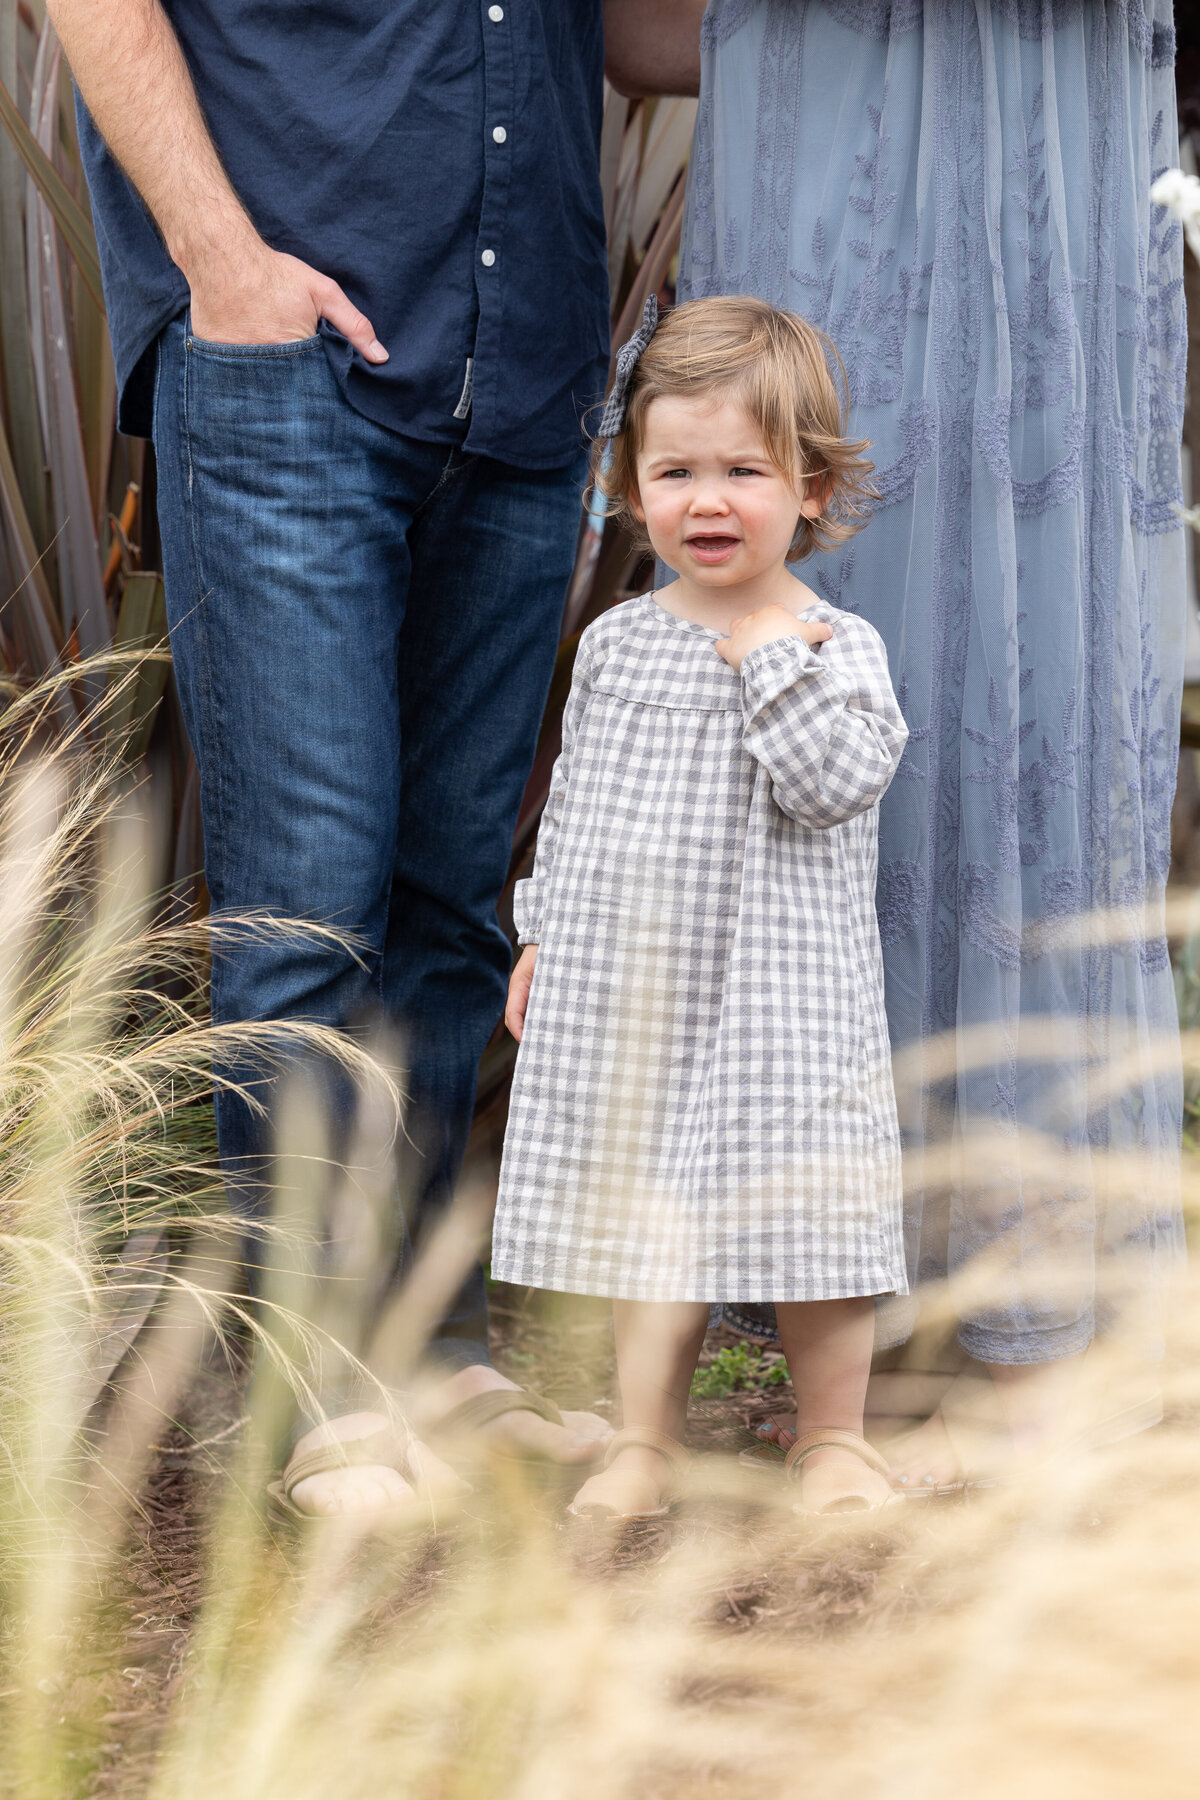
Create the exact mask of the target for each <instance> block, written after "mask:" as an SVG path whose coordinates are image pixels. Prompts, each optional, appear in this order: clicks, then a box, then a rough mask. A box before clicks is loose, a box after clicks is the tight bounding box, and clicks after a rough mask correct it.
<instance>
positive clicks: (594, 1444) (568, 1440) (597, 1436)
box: [423, 1363, 613, 1465]
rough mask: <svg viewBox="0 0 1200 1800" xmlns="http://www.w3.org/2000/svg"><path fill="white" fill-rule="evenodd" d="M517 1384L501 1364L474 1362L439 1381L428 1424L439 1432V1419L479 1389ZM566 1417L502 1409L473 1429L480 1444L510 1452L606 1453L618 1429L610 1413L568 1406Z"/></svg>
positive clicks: (569, 1458) (547, 1455) (585, 1457)
mask: <svg viewBox="0 0 1200 1800" xmlns="http://www.w3.org/2000/svg"><path fill="white" fill-rule="evenodd" d="M516 1386H517V1383H516V1382H515V1381H509V1380H507V1378H506V1377H505V1376H503V1375H501V1374H500V1372H499V1370H498V1369H491V1368H488V1367H486V1366H485V1365H484V1364H482V1363H472V1364H471V1365H470V1366H469V1367H468V1368H465V1369H458V1370H457V1371H456V1372H455V1373H454V1374H453V1375H451V1376H449V1377H447V1379H445V1380H444V1381H439V1382H438V1384H437V1386H436V1388H435V1389H434V1390H433V1391H432V1392H431V1393H430V1395H429V1397H428V1407H427V1414H426V1417H425V1419H424V1420H423V1424H424V1425H425V1428H426V1429H428V1430H429V1431H431V1432H434V1431H436V1430H437V1426H438V1422H439V1420H441V1419H443V1418H445V1417H446V1415H447V1414H448V1413H450V1412H451V1411H452V1409H453V1408H454V1407H456V1406H458V1405H460V1404H461V1403H462V1401H464V1400H473V1399H474V1398H475V1397H476V1395H478V1394H487V1393H491V1392H493V1391H494V1390H495V1389H497V1388H514V1389H515V1388H516ZM562 1419H563V1422H562V1424H561V1425H555V1424H553V1423H552V1422H551V1421H550V1420H549V1419H543V1418H540V1417H539V1415H538V1414H537V1413H532V1412H509V1413H502V1414H501V1416H500V1417H499V1418H498V1419H490V1420H489V1421H488V1423H487V1424H486V1425H480V1426H478V1427H477V1428H476V1429H475V1430H474V1431H473V1432H472V1434H471V1435H472V1438H473V1439H474V1440H475V1441H476V1442H477V1443H478V1444H479V1445H480V1446H481V1447H487V1446H489V1445H494V1446H495V1447H496V1448H497V1449H499V1450H505V1451H507V1452H508V1454H509V1455H510V1456H532V1457H542V1458H544V1459H545V1460H546V1461H548V1462H556V1463H563V1464H564V1465H569V1464H575V1463H590V1462H595V1461H596V1460H597V1459H598V1458H599V1457H601V1456H603V1454H604V1451H605V1448H606V1446H607V1444H608V1442H609V1439H610V1438H611V1437H612V1434H613V1433H612V1426H611V1425H610V1424H609V1423H608V1421H607V1419H602V1418H600V1417H599V1415H598V1414H597V1413H588V1412H565V1413H564V1414H563V1416H562Z"/></svg>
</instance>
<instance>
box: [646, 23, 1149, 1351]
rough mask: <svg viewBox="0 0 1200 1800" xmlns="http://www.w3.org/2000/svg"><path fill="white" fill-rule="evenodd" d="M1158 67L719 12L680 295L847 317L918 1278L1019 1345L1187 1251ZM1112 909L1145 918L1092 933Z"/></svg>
mask: <svg viewBox="0 0 1200 1800" xmlns="http://www.w3.org/2000/svg"><path fill="white" fill-rule="evenodd" d="M1173 54H1174V34H1173V29H1172V23H1171V4H1170V0H1107V3H1105V0H974V3H972V0H924V4H922V0H894V3H889V0H724V3H722V0H712V3H710V6H709V11H708V14H707V16H706V19H705V23H704V32H703V65H704V73H703V88H702V94H701V101H700V109H699V113H698V117H697V126H696V137H695V144H694V151H693V162H692V173H691V190H690V198H689V204H688V214H687V219H686V223H685V232H684V242H683V246H682V251H681V256H680V275H679V295H680V298H681V299H686V298H691V297H694V296H698V295H703V294H720V293H752V294H757V295H760V296H762V297H763V298H765V299H767V300H770V301H773V302H775V303H776V304H779V305H782V306H786V307H790V308H792V309H793V310H795V311H797V312H800V313H802V314H804V315H805V317H807V318H809V319H811V320H812V321H814V322H815V323H817V324H819V325H821V326H823V327H824V328H825V329H826V330H827V331H828V332H829V333H830V335H831V336H832V337H833V339H834V341H835V342H836V343H837V345H838V347H839V349H840V351H841V354H842V356H843V357H844V359H845V363H846V368H847V371H848V375H849V381H850V390H851V396H852V402H853V416H852V424H851V428H852V431H853V432H854V434H856V435H859V434H861V435H863V436H866V437H869V438H870V439H871V441H872V444H873V451H872V454H873V456H874V458H875V462H876V467H877V477H876V479H877V483H878V487H879V493H880V499H879V504H878V508H877V511H876V513H875V516H874V518H873V520H872V523H871V524H870V526H869V527H868V529H867V530H866V531H865V532H864V533H863V534H862V536H861V537H860V538H857V539H856V540H854V542H853V543H852V544H851V545H850V547H849V548H848V549H846V550H845V551H844V552H843V553H841V554H839V553H837V552H835V553H832V554H830V555H826V556H822V557H819V558H817V559H815V561H814V562H812V563H810V564H808V565H806V567H805V569H804V577H805V579H806V580H807V581H808V582H810V584H811V585H812V586H814V587H815V588H817V590H818V591H819V592H822V593H823V594H824V595H825V596H826V597H827V598H828V599H829V600H831V601H832V602H834V603H835V604H836V605H838V606H840V607H844V608H848V609H850V610H856V611H861V613H862V614H863V616H864V617H866V618H868V619H869V620H870V621H871V622H872V623H873V624H874V625H875V626H877V627H878V629H879V631H880V632H881V633H882V635H883V638H884V640H885V642H886V644H887V646H888V651H889V657H890V663H891V672H892V678H893V681H894V683H895V685H896V690H897V693H898V695H899V698H900V702H901V705H902V707H903V710H904V713H905V717H906V719H907V722H908V725H909V729H910V738H909V746H908V750H907V752H906V754H905V758H904V761H903V764H902V766H901V768H900V771H899V777H898V779H897V780H896V781H895V782H894V784H893V786H892V789H891V791H890V792H889V793H888V795H887V796H886V798H885V800H884V803H883V808H882V828H881V840H880V871H879V886H878V896H877V900H878V910H879V920H880V926H881V930H882V936H883V943H884V950H885V957H886V967H887V985H888V1012H889V1024H890V1029H891V1035H892V1042H893V1045H894V1047H895V1049H896V1050H897V1051H898V1052H899V1053H900V1056H899V1060H898V1081H899V1091H900V1106H901V1119H902V1123H903V1124H904V1127H905V1130H906V1136H907V1144H908V1146H909V1148H910V1151H911V1152H912V1155H911V1157H910V1166H911V1170H912V1177H911V1181H912V1186H911V1191H910V1195H909V1204H908V1216H907V1221H906V1231H907V1238H908V1248H909V1257H910V1267H911V1272H912V1274H913V1276H914V1277H916V1278H920V1279H922V1280H925V1281H928V1280H930V1279H933V1278H937V1277H939V1276H941V1275H942V1274H944V1273H945V1272H946V1271H947V1269H948V1270H950V1271H951V1272H952V1273H954V1272H957V1275H956V1280H957V1281H958V1311H959V1315H960V1318H961V1321H962V1323H961V1331H960V1335H961V1338H962V1341H963V1343H964V1344H965V1346H966V1348H967V1349H968V1350H970V1351H971V1352H972V1353H974V1354H975V1355H977V1356H979V1357H982V1358H985V1359H987V1360H989V1361H995V1362H1005V1363H1021V1362H1036V1361H1041V1360H1045V1359H1051V1358H1055V1357H1060V1356H1064V1355H1068V1354H1070V1353H1071V1352H1073V1351H1077V1350H1079V1349H1081V1348H1082V1347H1083V1346H1084V1345H1086V1343H1087V1342H1088V1341H1089V1340H1090V1338H1091V1336H1092V1334H1093V1332H1094V1330H1095V1328H1096V1324H1097V1319H1098V1317H1099V1318H1100V1319H1101V1320H1102V1319H1103V1317H1104V1314H1105V1311H1106V1309H1108V1308H1110V1307H1111V1306H1114V1305H1116V1304H1117V1303H1119V1302H1120V1301H1121V1300H1122V1299H1124V1298H1127V1297H1129V1296H1130V1295H1135V1296H1141V1297H1143V1298H1144V1297H1145V1296H1147V1295H1149V1294H1151V1293H1152V1292H1153V1290H1154V1288H1155V1285H1156V1282H1157V1279H1158V1277H1160V1276H1161V1275H1162V1274H1163V1273H1164V1272H1165V1271H1166V1270H1167V1269H1168V1268H1169V1266H1170V1265H1171V1263H1172V1262H1173V1261H1174V1259H1175V1258H1177V1256H1178V1255H1179V1254H1180V1246H1181V1227H1180V1219H1179V1211H1178V1201H1177V1191H1176V1188H1175V1185H1174V1182H1175V1176H1174V1163H1175V1157H1176V1153H1177V1149H1178V1143H1179V1130H1180V1109H1181V1089H1180V1077H1179V1068H1178V1042H1177V1029H1176V1014H1175V1002H1174V993H1173V986H1172V976H1171V969H1170V963H1169V960H1168V954H1167V945H1166V941H1165V938H1164V936H1163V929H1162V922H1161V908H1162V900H1163V891H1164V883H1165V879H1166V875H1167V867H1168V830H1169V820H1170V810H1171V801H1172V795H1173V791H1174V785H1175V772H1176V761H1177V742H1178V720H1179V703H1180V687H1181V682H1182V668H1183V634H1184V574H1183V568H1184V565H1183V555H1184V544H1183V536H1182V531H1181V527H1180V523H1179V520H1178V518H1177V516H1176V513H1175V510H1174V509H1175V506H1176V503H1177V501H1178V500H1179V497H1180V467H1179V463H1180V459H1179V440H1180V427H1181V419H1182V408H1183V374H1184V332H1183V302H1182V281H1181V257H1182V244H1181V237H1180V231H1179V227H1178V226H1177V225H1176V224H1174V223H1173V222H1172V221H1171V220H1170V219H1169V218H1168V216H1167V215H1166V214H1165V213H1164V211H1163V210H1162V209H1161V208H1158V207H1154V206H1152V205H1151V204H1150V200H1149V189H1150V185H1151V182H1152V181H1153V179H1154V177H1155V176H1156V175H1157V174H1158V173H1159V172H1160V171H1161V170H1162V169H1164V168H1166V167H1168V166H1170V165H1172V164H1173V163H1174V162H1175V161H1176V160H1177V154H1176V123H1175V110H1174V105H1175V103H1174V80H1173ZM1120 908H1129V909H1135V918H1136V917H1137V916H1140V915H1138V914H1137V911H1136V909H1141V908H1146V909H1148V914H1149V922H1148V923H1147V924H1145V925H1138V924H1137V923H1134V924H1132V925H1130V924H1125V925H1123V926H1118V928H1117V929H1116V931H1115V933H1114V932H1113V931H1111V930H1110V931H1108V932H1107V933H1103V932H1102V933H1100V934H1097V933H1096V932H1095V931H1093V930H1092V929H1091V928H1090V927H1087V926H1086V925H1084V924H1082V923H1081V919H1082V916H1083V915H1087V914H1089V913H1091V912H1092V911H1093V910H1094V909H1104V910H1108V909H1120ZM1105 937H1107V938H1108V940H1109V941H1103V940H1104V938H1105ZM1114 940H1115V941H1114ZM942 1034H950V1035H949V1037H948V1038H946V1037H943V1035H942ZM1130 1151H1132V1152H1134V1153H1135V1155H1134V1157H1133V1158H1132V1159H1131V1158H1129V1157H1128V1156H1126V1155H1125V1154H1124V1153H1126V1152H1130ZM1131 1165H1132V1166H1131ZM979 1251H987V1252H988V1257H987V1260H986V1263H983V1262H980V1261H979V1260H977V1258H976V1253H977V1252H979ZM967 1264H971V1265H972V1267H973V1268H974V1269H975V1271H976V1272H977V1273H979V1272H981V1271H984V1272H985V1273H986V1280H983V1281H982V1283H969V1282H963V1281H962V1279H961V1273H962V1271H963V1269H964V1267H965V1265H967ZM905 1329H906V1322H905V1321H904V1320H900V1321H897V1322H896V1325H895V1329H894V1332H893V1335H894V1336H897V1337H898V1336H901V1335H903V1332H904V1330H905Z"/></svg>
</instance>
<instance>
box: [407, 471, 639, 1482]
mask: <svg viewBox="0 0 1200 1800" xmlns="http://www.w3.org/2000/svg"><path fill="white" fill-rule="evenodd" d="M582 483H583V467H582V463H581V464H580V465H579V466H578V467H575V468H570V469H562V470H554V471H551V472H549V473H546V474H529V473H527V472H525V471H523V470H519V469H512V468H508V467H506V466H504V465H502V464H499V463H495V462H491V461H488V460H487V459H484V458H466V459H462V458H456V459H454V460H453V462H452V463H451V465H450V466H449V467H448V469H447V471H446V474H445V476H444V478H443V480H442V482H441V484H440V485H439V487H438V489H437V491H436V492H435V493H434V494H433V496H432V497H431V499H430V500H429V501H428V502H427V503H426V505H425V506H423V507H422V508H421V509H420V510H419V511H418V513H417V515H416V518H415V519H414V521H413V528H412V531H411V533H410V538H409V542H410V547H411V552H412V580H411V584H410V591H409V603H408V609H407V613H406V616H405V621H404V627H403V630H402V632H401V638H400V719H401V739H400V763H401V791H400V824H399V831H398V834H397V851H396V864H395V870H394V874H393V879H392V891H391V900H390V904H389V908H388V926H387V942H386V948H385V952H384V975H383V985H384V997H385V1001H386V1004H387V1006H388V1009H389V1011H390V1012H392V1013H394V1014H395V1016H396V1017H397V1018H398V1019H399V1021H400V1023H401V1026H402V1028H403V1030H404V1032H405V1035H406V1039H407V1043H408V1048H409V1057H410V1071H411V1072H410V1082H411V1091H412V1096H413V1110H412V1116H411V1121H410V1127H409V1129H410V1134H411V1136H412V1138H413V1140H414V1142H415V1145H416V1148H417V1150H418V1152H419V1155H418V1158H417V1160H416V1163H415V1172H414V1180H413V1185H414V1189H415V1196H414V1197H415V1199H416V1228H415V1229H416V1234H417V1236H418V1237H419V1236H420V1233H421V1231H422V1229H423V1228H426V1229H427V1228H428V1225H429V1223H430V1221H431V1220H432V1219H433V1218H434V1217H436V1215H437V1212H438V1210H439V1208H440V1207H442V1206H443V1205H444V1204H445V1203H446V1201H447V1200H448V1199H449V1198H450V1195H451V1193H452V1192H453V1188H454V1184H455V1181H456V1180H457V1177H458V1172H459V1167H460V1164H461V1161H462V1155H463V1150H464V1148H465V1146H466V1140H467V1134H468V1131H469V1130H470V1124H471V1112H472V1107H473V1104H474V1097H475V1075H476V1070H477V1068H478V1065H479V1058H480V1056H481V1054H482V1052H483V1049H484V1046H485V1045H486V1043H487V1040H488V1038H489V1037H490V1035H491V1033H492V1031H493V1030H494V1028H495V1026H496V1022H497V1020H498V1019H499V1018H500V1015H501V1013H502V1011H503V1007H504V997H505V993H506V990H507V984H508V976H509V970H510V967H511V952H510V950H509V945H508V942H507V939H506V938H505V936H504V934H503V932H502V931H501V930H500V927H499V925H498V924H497V922H496V901H497V898H498V896H499V893H500V890H501V887H502V886H503V883H504V878H505V874H506V873H507V869H508V863H509V858H510V856H511V851H512V835H513V827H514V825H515V823H516V817H517V809H518V807H519V805H520V800H521V795H522V792H523V791H524V787H525V782H526V780H527V778H528V774H529V768H530V764H531V763H532V760H533V753H534V749H535V746H536V743H537V734H538V727H539V725H540V722H541V717H542V711H543V708H544V706H545V700H546V694H547V691H548V688H549V685H550V677H551V674H552V672H553V669H554V659H555V653H556V649H557V644H558V632H559V626H560V623H561V619H562V606H563V599H564V596H565V593H566V586H567V581H568V578H569V576H570V572H571V567H572V563H573V560H574V550H575V541H576V535H577V529H578V521H579V516H580V493H581V489H582ZM430 1350H431V1354H432V1355H433V1357H434V1358H435V1359H438V1360H440V1361H442V1362H443V1363H444V1364H445V1365H447V1366H448V1367H450V1368H456V1369H457V1370H458V1371H459V1373H458V1374H456V1375H455V1376H453V1377H452V1378H451V1381H450V1382H449V1383H447V1386H446V1393H447V1396H448V1397H449V1396H451V1395H453V1396H455V1397H457V1398H463V1399H465V1398H468V1397H470V1396H471V1395H472V1394H474V1393H477V1392H479V1391H481V1390H482V1388H484V1387H487V1386H499V1385H504V1383H503V1378H502V1377H500V1376H499V1375H497V1374H496V1373H495V1372H494V1371H492V1370H489V1369H487V1368H486V1367H485V1366H484V1365H485V1364H486V1363H487V1361H488V1352H487V1306H486V1296H485V1290H484V1280H483V1271H482V1270H481V1269H479V1268H475V1269H474V1270H473V1271H472V1272H471V1274H470V1276H469V1278H468V1280H467V1282H466V1284H465V1286H464V1289H463V1291H462V1293H461V1294H460V1296H459V1298H458V1301H457V1303H456V1304H455V1305H454V1306H453V1307H452V1308H451V1309H450V1312H449V1314H448V1315H447V1317H446V1320H445V1321H444V1324H443V1326H442V1329H441V1331H440V1332H439V1333H438V1334H437V1335H436V1337H435V1339H434V1341H433V1343H432V1344H431V1346H430ZM568 1423H569V1425H570V1426H571V1431H570V1432H569V1433H568V1434H564V1433H562V1431H561V1430H560V1429H559V1428H556V1427H554V1426H551V1425H548V1424H547V1423H546V1421H545V1420H542V1419H539V1418H537V1417H536V1416H534V1415H532V1414H529V1413H524V1414H510V1415H507V1416H506V1417H505V1418H504V1419H501V1420H497V1421H496V1422H495V1426H494V1428H493V1429H494V1430H495V1432H496V1434H498V1435H500V1434H502V1435H504V1436H506V1437H508V1438H509V1439H510V1440H512V1441H514V1442H522V1443H526V1444H528V1445H529V1446H530V1447H531V1448H533V1447H536V1448H539V1449H543V1450H545V1451H546V1452H547V1453H549V1454H551V1455H556V1456H560V1457H562V1459H563V1460H565V1461H574V1460H583V1459H585V1458H586V1457H588V1456H590V1455H592V1454H594V1452H595V1449H596V1447H597V1444H598V1442H601V1441H602V1440H603V1438H604V1437H606V1436H607V1434H608V1427H607V1426H606V1425H605V1424H604V1422H603V1421H602V1420H598V1419H593V1418H592V1416H591V1415H571V1416H570V1417H569V1420H568Z"/></svg>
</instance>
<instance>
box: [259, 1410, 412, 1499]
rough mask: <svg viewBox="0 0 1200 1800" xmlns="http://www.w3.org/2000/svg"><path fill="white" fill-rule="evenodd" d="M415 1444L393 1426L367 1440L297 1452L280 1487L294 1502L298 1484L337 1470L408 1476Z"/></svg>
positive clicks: (346, 1440) (326, 1444)
mask: <svg viewBox="0 0 1200 1800" xmlns="http://www.w3.org/2000/svg"><path fill="white" fill-rule="evenodd" d="M411 1444H412V1438H411V1436H409V1435H408V1434H407V1433H406V1432H401V1431H398V1430H396V1428H395V1427H394V1426H390V1425H389V1426H387V1427H385V1429H384V1430H382V1431H372V1432H370V1433H369V1434H368V1436H366V1437H358V1438H345V1439H343V1440H341V1441H338V1440H337V1439H331V1440H330V1441H329V1442H328V1443H324V1444H317V1445H316V1446H315V1447H314V1448H313V1449H311V1450H305V1451H302V1452H300V1453H299V1454H296V1453H293V1455H292V1456H291V1458H290V1459H289V1461H288V1465H287V1467H286V1468H285V1469H284V1471H283V1474H282V1475H281V1476H280V1479H279V1486H280V1487H281V1488H282V1489H283V1492H284V1493H285V1494H286V1495H287V1496H288V1498H289V1499H290V1498H291V1494H292V1490H293V1488H295V1487H296V1485H297V1483H299V1482H301V1481H307V1480H308V1478H309V1476H310V1475H327V1474H329V1473H330V1472H331V1470H334V1469H364V1468H372V1469H395V1470H396V1472H397V1473H398V1474H400V1475H405V1476H407V1471H408V1457H409V1449H410V1446H411Z"/></svg>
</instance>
